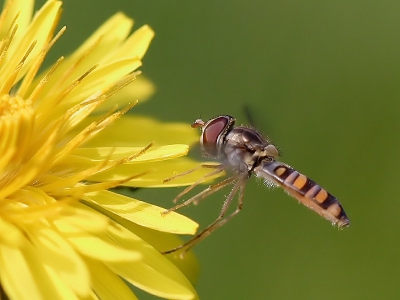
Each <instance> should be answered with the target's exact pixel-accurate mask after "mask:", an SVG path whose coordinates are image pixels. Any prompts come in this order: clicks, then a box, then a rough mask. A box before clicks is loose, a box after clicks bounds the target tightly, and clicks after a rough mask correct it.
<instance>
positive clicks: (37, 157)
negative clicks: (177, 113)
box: [0, 0, 199, 299]
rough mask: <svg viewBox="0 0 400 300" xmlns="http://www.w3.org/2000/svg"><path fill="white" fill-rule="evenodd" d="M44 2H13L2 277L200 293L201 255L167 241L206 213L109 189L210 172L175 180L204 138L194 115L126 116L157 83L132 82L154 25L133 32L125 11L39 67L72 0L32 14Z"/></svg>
mask: <svg viewBox="0 0 400 300" xmlns="http://www.w3.org/2000/svg"><path fill="white" fill-rule="evenodd" d="M33 4H34V1H27V0H20V1H17V0H14V1H7V3H6V5H5V7H4V10H3V11H2V14H1V17H0V134H1V139H0V170H1V173H0V283H1V288H2V289H3V290H4V292H5V293H6V294H7V296H8V297H9V298H11V299H76V298H80V299H86V298H87V299H89V298H90V299H92V298H94V299H95V298H100V299H135V296H134V294H133V293H132V291H131V290H130V289H129V287H128V286H127V285H126V284H125V281H127V282H129V283H130V284H132V285H134V286H137V287H138V288H140V289H142V290H144V291H147V292H149V293H151V294H154V295H156V296H159V297H164V298H169V299H193V298H196V297H197V296H196V292H195V291H194V289H193V287H192V285H191V283H190V281H192V282H193V281H194V280H195V278H196V272H197V264H196V260H195V259H194V258H193V255H192V254H190V253H189V254H188V255H187V256H185V260H183V261H182V260H179V259H176V258H174V257H169V258H167V257H166V256H164V255H162V254H160V252H159V250H168V249H170V248H172V247H174V246H176V245H177V244H179V239H178V238H177V237H176V236H175V235H174V234H194V233H195V232H196V230H197V224H196V223H195V222H193V221H191V220H190V219H188V218H186V217H184V216H181V215H179V214H176V213H171V214H168V215H166V216H165V217H162V216H161V214H160V213H161V212H162V211H164V209H163V208H160V207H157V206H153V205H150V204H148V203H146V202H142V201H139V200H136V199H132V198H129V197H126V196H123V195H119V194H116V193H113V192H111V191H108V189H109V188H112V187H115V186H118V185H121V184H123V185H127V186H134V187H161V186H174V185H182V184H190V183H191V182H193V181H194V180H195V179H196V178H198V176H199V175H194V174H190V175H188V176H184V177H182V178H179V179H177V180H173V181H170V182H168V183H167V184H163V179H165V178H168V177H170V176H171V175H172V174H173V173H174V172H180V171H183V170H187V169H190V168H191V167H192V166H195V165H196V163H194V162H191V161H190V160H188V159H186V158H183V157H181V156H184V155H186V153H187V151H188V144H190V143H193V142H194V141H195V140H196V133H195V132H193V131H191V129H190V128H189V126H187V127H188V129H187V128H186V126H183V125H182V124H169V125H165V124H160V123H158V122H156V121H153V120H149V119H145V118H138V117H133V116H131V115H124V117H123V118H120V117H121V116H122V115H123V114H124V113H125V112H126V111H128V110H129V109H130V108H131V107H132V106H133V105H134V104H135V101H133V99H135V97H141V98H142V97H143V98H145V97H147V96H148V95H149V94H151V92H152V85H151V83H150V82H148V81H147V80H146V79H139V80H137V81H135V82H133V83H132V81H133V80H134V79H135V77H136V76H137V75H138V74H139V73H138V72H136V73H135V70H136V69H137V68H138V67H139V66H140V65H141V58H142V57H143V56H144V54H145V52H146V50H147V47H148V45H149V43H150V41H151V39H152V37H153V31H152V30H151V29H150V28H149V27H148V26H143V27H141V28H140V29H138V30H136V31H135V32H134V33H133V34H131V35H129V33H130V31H131V27H132V25H133V21H132V20H131V19H129V18H127V17H126V16H124V15H123V14H121V13H118V14H116V15H114V16H113V17H111V18H110V19H109V20H108V21H107V22H106V23H104V24H103V25H102V26H101V27H100V28H99V29H98V30H97V31H96V32H95V33H94V34H93V35H92V36H91V37H90V38H89V39H88V40H87V41H86V42H85V43H84V44H83V45H82V46H81V47H80V48H79V49H77V50H76V51H75V52H74V53H73V54H71V55H69V56H68V57H66V58H60V59H59V60H58V61H57V62H56V63H55V64H54V65H52V66H51V67H50V68H49V69H48V70H46V71H44V72H43V73H42V74H38V70H39V68H40V67H41V65H42V62H43V60H44V58H45V56H46V54H47V52H48V51H49V49H50V48H51V46H52V45H53V44H54V43H55V42H56V40H57V39H58V38H60V36H61V34H62V33H63V32H64V31H65V28H62V29H61V30H60V31H59V32H57V33H54V30H55V28H56V25H57V22H58V19H59V17H60V7H61V4H62V3H61V2H60V1H47V2H46V3H45V4H44V6H43V7H42V8H41V9H40V10H39V11H38V12H37V13H36V14H35V15H34V16H33V18H32V10H33ZM130 83H132V84H130ZM120 90H121V92H119V91H120ZM127 96H128V97H127ZM130 102H131V103H130ZM152 141H156V143H155V144H154V145H153V144H152V143H151V142H152ZM164 203H165V202H164ZM121 278H123V279H121ZM188 278H189V279H188ZM124 280H125V281H124Z"/></svg>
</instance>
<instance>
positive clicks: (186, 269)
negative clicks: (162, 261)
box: [115, 218, 200, 284]
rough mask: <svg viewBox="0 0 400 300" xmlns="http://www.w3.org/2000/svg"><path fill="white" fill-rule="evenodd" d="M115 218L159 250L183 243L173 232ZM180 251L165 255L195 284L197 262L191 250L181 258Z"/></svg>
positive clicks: (197, 270) (197, 269)
mask: <svg viewBox="0 0 400 300" xmlns="http://www.w3.org/2000/svg"><path fill="white" fill-rule="evenodd" d="M115 220H116V221H117V222H118V223H119V224H121V225H122V226H124V227H125V228H126V229H128V230H130V231H132V232H134V233H135V234H136V235H137V236H139V237H140V238H141V239H142V240H145V241H146V242H147V243H149V244H150V245H152V246H153V247H154V248H156V249H157V250H159V251H161V252H163V251H167V250H170V249H173V248H175V247H177V246H179V245H182V244H183V241H182V240H181V239H180V238H179V237H178V236H176V235H175V234H171V233H166V232H161V231H154V230H152V229H149V228H146V227H143V226H140V225H137V224H135V223H133V222H129V221H127V220H125V219H122V218H116V219H115ZM181 253H182V251H176V252H174V253H171V254H168V255H166V257H167V258H168V259H169V260H170V261H171V262H172V263H173V264H174V265H175V266H177V267H178V268H179V270H181V271H182V273H183V274H185V276H186V277H187V278H188V279H189V280H190V282H191V283H192V284H195V283H197V280H198V277H199V273H200V265H199V262H198V260H197V258H196V256H195V255H194V253H193V251H188V252H186V253H185V255H184V257H183V258H182V257H181V256H180V254H181Z"/></svg>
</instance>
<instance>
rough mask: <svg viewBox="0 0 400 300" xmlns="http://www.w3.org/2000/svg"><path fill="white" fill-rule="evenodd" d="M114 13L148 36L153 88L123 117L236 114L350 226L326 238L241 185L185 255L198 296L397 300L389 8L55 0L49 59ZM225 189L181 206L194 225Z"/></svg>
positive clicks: (398, 84)
mask: <svg viewBox="0 0 400 300" xmlns="http://www.w3.org/2000/svg"><path fill="white" fill-rule="evenodd" d="M39 3H43V1H40V2H39ZM120 10H121V11H124V12H125V13H126V14H127V15H129V16H131V17H132V18H134V19H135V20H136V22H137V23H136V24H137V25H142V24H145V23H147V24H149V25H151V26H152V27H153V28H154V30H155V31H156V38H155V40H154V42H153V43H152V45H151V47H150V50H149V52H148V54H147V55H146V57H145V59H144V66H143V67H142V71H143V72H144V74H145V75H146V76H148V77H149V78H150V79H151V80H152V81H153V82H154V83H155V85H156V86H157V93H156V94H155V95H154V96H153V97H152V99H151V101H149V102H146V103H144V104H143V105H140V106H139V107H137V108H135V109H134V112H135V113H141V114H147V115H151V116H154V117H157V118H159V119H161V120H164V121H184V122H188V123H189V122H191V121H193V120H194V119H196V118H198V117H199V116H200V115H201V116H202V117H203V118H205V119H208V118H211V117H214V116H215V115H217V114H231V115H233V116H235V117H236V118H237V119H238V123H239V124H240V123H246V122H247V120H246V117H245V113H244V109H243V108H244V106H247V107H248V108H249V109H250V111H251V113H252V117H253V118H254V120H255V123H256V125H257V127H258V128H259V129H260V130H261V131H262V132H264V133H266V134H268V135H269V136H270V137H271V139H272V140H273V141H274V142H275V143H276V144H277V145H278V146H279V147H280V149H282V153H283V156H282V158H281V160H282V161H284V162H286V163H287V164H290V165H292V166H293V167H295V168H296V169H297V170H299V171H301V172H303V173H305V174H306V175H308V176H310V177H311V178H313V179H314V180H315V181H317V182H318V183H320V184H321V185H322V186H323V187H325V188H326V189H328V190H329V191H330V192H331V193H332V194H334V195H335V196H337V197H338V198H339V199H340V201H341V203H342V205H343V206H344V208H345V210H346V212H347V214H348V216H349V217H350V219H351V221H352V224H351V226H350V227H349V228H348V229H346V230H343V231H338V230H336V229H335V228H332V226H331V225H330V224H329V222H327V221H325V220H323V219H322V218H320V217H318V216H317V215H316V214H314V213H313V212H311V211H309V210H307V209H306V208H304V207H303V206H301V205H298V204H297V203H296V201H295V200H293V199H291V198H290V197H289V196H287V195H286V194H285V193H284V192H282V191H281V190H278V189H274V190H269V189H267V188H266V187H264V186H263V184H262V183H261V182H260V181H259V180H256V179H252V180H249V184H248V186H247V189H246V196H245V203H244V208H243V211H242V212H241V213H240V214H239V216H237V217H236V218H234V219H233V220H232V221H230V222H229V223H228V224H227V225H226V226H224V227H222V228H221V229H219V230H217V231H216V232H215V233H214V234H212V235H211V236H210V237H209V238H207V239H206V240H205V241H204V242H202V243H201V244H200V245H199V246H197V247H196V249H195V251H196V253H197V254H198V258H199V260H200V263H201V267H202V270H201V277H200V279H199V283H198V286H197V290H198V292H199V294H200V297H201V299H278V300H279V299H400V276H399V275H400V257H399V252H400V249H399V246H400V218H399V212H400V197H399V187H400V184H399V182H398V180H399V174H400V172H399V170H400V169H399V168H400V159H399V146H400V138H399V133H400V122H399V113H400V102H399V100H400V1H397V0H396V1H395V0H393V1H385V0H381V1H371V0H363V1H361V0H358V1H355V0H346V1H323V0H320V1H312V0H305V1H268V0H267V1H256V0H246V1H176V0H174V1H169V0H163V1H160V0H146V1H145V0H140V1H138V0H135V1H133V0H130V1H128V0H125V1H122V0H114V1H108V0H97V1H80V0H66V1H65V3H64V13H63V16H62V19H61V25H63V24H66V25H67V26H68V30H67V33H66V34H65V36H63V37H62V38H61V40H60V41H58V42H57V44H56V46H55V51H53V53H52V54H53V55H54V57H57V56H59V55H61V54H66V53H69V52H71V51H72V50H73V49H75V48H76V47H77V46H78V45H79V44H80V43H81V42H82V41H83V40H84V39H85V38H86V37H87V36H89V34H90V33H91V32H92V31H94V30H95V29H96V28H97V27H98V26H99V25H100V24H101V23H102V22H103V21H104V20H106V19H107V18H108V17H109V16H111V15H112V14H113V13H115V12H117V11H120ZM135 28H137V26H136V27H135ZM71 40H73V41H74V42H71ZM396 174H397V175H396ZM178 191H179V189H171V190H168V191H166V190H164V189H156V190H152V191H145V192H142V194H141V198H144V199H146V198H147V199H150V200H152V201H154V202H156V203H158V204H159V205H161V206H164V207H170V206H172V199H173V198H174V196H175V195H176V194H177V193H178ZM228 192H229V189H228V190H225V191H224V192H222V193H219V194H217V195H213V196H212V197H210V199H208V201H204V202H202V204H201V205H199V206H197V207H194V208H193V207H190V208H187V209H184V210H182V211H181V212H182V213H184V214H187V215H189V216H190V217H192V218H194V219H195V220H197V221H198V222H199V223H200V224H201V225H202V226H205V225H208V223H210V222H211V221H212V220H213V219H214V218H215V217H216V216H217V215H218V213H219V210H220V207H221V205H222V202H223V200H224V195H226V194H227V193H228ZM143 298H144V299H147V296H143Z"/></svg>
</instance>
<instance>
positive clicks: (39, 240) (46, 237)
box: [29, 226, 91, 297]
mask: <svg viewBox="0 0 400 300" xmlns="http://www.w3.org/2000/svg"><path fill="white" fill-rule="evenodd" d="M29 237H30V239H31V241H32V243H33V245H34V247H35V249H36V251H37V252H38V257H40V261H41V262H42V263H43V264H44V265H45V266H46V268H47V269H48V271H52V272H53V273H55V274H58V275H59V276H60V278H62V280H63V281H64V282H65V283H66V284H67V285H68V286H69V287H70V288H71V289H73V290H74V292H75V293H76V294H77V295H79V296H80V297H86V296H88V295H89V294H90V291H91V288H90V277H89V274H88V270H87V267H86V265H85V263H84V261H83V260H82V257H80V255H79V254H78V253H77V252H76V251H75V250H74V249H73V248H72V247H71V245H70V244H69V243H68V242H67V241H66V239H65V238H64V237H63V236H61V235H59V234H58V233H56V232H55V231H54V230H52V229H50V228H47V227H44V226H43V227H42V228H40V229H37V230H32V231H31V232H30V234H29Z"/></svg>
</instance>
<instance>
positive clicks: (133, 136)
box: [77, 114, 199, 147]
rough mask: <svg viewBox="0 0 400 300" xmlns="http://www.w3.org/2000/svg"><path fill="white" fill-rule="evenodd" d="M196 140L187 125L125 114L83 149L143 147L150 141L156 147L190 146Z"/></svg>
mask: <svg viewBox="0 0 400 300" xmlns="http://www.w3.org/2000/svg"><path fill="white" fill-rule="evenodd" d="M92 121H94V119H93V118H88V119H87V122H88V124H89V122H92ZM82 126H83V125H82ZM77 130H79V128H77ZM198 140H199V135H198V131H197V130H194V129H193V128H191V127H190V125H189V124H187V123H165V122H160V121H157V120H154V119H151V118H148V117H142V116H136V115H129V114H127V115H125V116H124V117H123V118H120V119H118V120H116V121H115V122H114V123H113V124H111V125H110V126H108V127H107V128H106V129H104V130H103V131H102V132H100V133H99V134H98V135H97V136H95V137H94V138H93V139H91V140H90V141H89V142H88V143H86V144H85V147H102V146H109V145H113V146H116V147H117V146H144V145H147V144H149V143H150V142H152V141H156V146H161V145H171V144H186V145H191V144H194V143H196V142H197V141H198Z"/></svg>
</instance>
